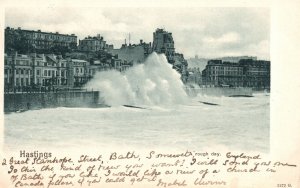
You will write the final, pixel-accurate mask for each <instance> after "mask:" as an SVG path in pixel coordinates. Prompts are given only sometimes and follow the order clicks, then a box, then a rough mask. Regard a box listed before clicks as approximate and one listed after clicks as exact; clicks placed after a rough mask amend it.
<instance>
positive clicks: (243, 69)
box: [202, 59, 270, 88]
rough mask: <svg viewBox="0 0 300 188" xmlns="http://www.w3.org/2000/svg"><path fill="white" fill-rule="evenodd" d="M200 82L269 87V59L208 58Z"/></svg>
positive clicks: (208, 84)
mask: <svg viewBox="0 0 300 188" xmlns="http://www.w3.org/2000/svg"><path fill="white" fill-rule="evenodd" d="M202 84H203V85H205V86H234V87H252V88H270V61H263V60H254V59H241V60H239V62H237V63H233V62H226V61H222V60H210V61H208V63H207V65H206V68H205V69H204V70H203V71H202Z"/></svg>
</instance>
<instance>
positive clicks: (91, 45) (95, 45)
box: [78, 34, 113, 52]
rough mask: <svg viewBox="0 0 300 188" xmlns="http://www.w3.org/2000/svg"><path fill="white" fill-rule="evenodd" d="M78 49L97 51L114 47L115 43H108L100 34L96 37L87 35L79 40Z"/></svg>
mask: <svg viewBox="0 0 300 188" xmlns="http://www.w3.org/2000/svg"><path fill="white" fill-rule="evenodd" d="M78 49H79V50H81V51H90V52H96V51H100V50H107V49H113V45H109V44H106V41H105V40H104V39H103V37H101V36H100V34H98V35H97V36H96V37H90V36H88V37H86V38H84V39H83V40H79V46H78Z"/></svg>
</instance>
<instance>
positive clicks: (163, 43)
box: [152, 29, 175, 64]
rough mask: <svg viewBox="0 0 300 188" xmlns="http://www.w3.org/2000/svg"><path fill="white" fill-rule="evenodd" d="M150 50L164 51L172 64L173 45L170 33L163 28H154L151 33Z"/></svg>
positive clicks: (173, 60)
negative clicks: (151, 43) (151, 42)
mask: <svg viewBox="0 0 300 188" xmlns="http://www.w3.org/2000/svg"><path fill="white" fill-rule="evenodd" d="M152 50H153V51H154V52H157V53H164V54H165V55H166V57H167V60H168V62H169V63H170V64H174V62H175V59H174V56H175V46H174V40H173V36H172V33H170V32H167V31H165V30H163V29H156V31H155V32H154V33H153V45H152Z"/></svg>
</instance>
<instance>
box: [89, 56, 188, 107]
mask: <svg viewBox="0 0 300 188" xmlns="http://www.w3.org/2000/svg"><path fill="white" fill-rule="evenodd" d="M86 88H88V89H93V90H95V89H96V90H99V91H100V92H101V94H100V95H101V97H103V98H104V100H105V103H106V104H108V105H112V106H118V105H124V104H131V105H164V104H181V103H184V102H185V101H186V100H187V94H186V92H185V91H184V85H183V83H182V81H181V78H180V74H179V73H178V72H177V71H176V70H174V69H173V68H172V65H171V64H169V63H168V61H167V59H166V57H165V55H163V54H156V53H152V54H151V55H149V57H148V58H147V59H146V61H145V62H144V63H142V64H138V65H135V66H133V67H132V68H130V69H129V70H127V71H125V72H123V73H120V72H118V71H115V70H111V71H105V72H98V73H96V74H95V76H94V78H93V79H92V80H91V81H90V82H88V83H87V85H86Z"/></svg>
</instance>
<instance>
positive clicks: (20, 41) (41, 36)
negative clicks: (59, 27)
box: [5, 27, 77, 52]
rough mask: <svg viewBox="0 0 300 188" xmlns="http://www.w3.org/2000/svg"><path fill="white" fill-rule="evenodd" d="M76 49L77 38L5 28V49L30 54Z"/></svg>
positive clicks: (39, 31)
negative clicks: (36, 51)
mask: <svg viewBox="0 0 300 188" xmlns="http://www.w3.org/2000/svg"><path fill="white" fill-rule="evenodd" d="M53 48H56V49H76V48H77V36H76V35H74V34H71V35H68V34H60V33H58V32H55V33H52V32H43V31H41V30H37V31H34V30H25V29H21V28H18V29H14V28H10V27H7V28H6V29H5V49H6V50H10V49H13V50H15V51H23V52H32V51H34V50H50V49H53Z"/></svg>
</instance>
